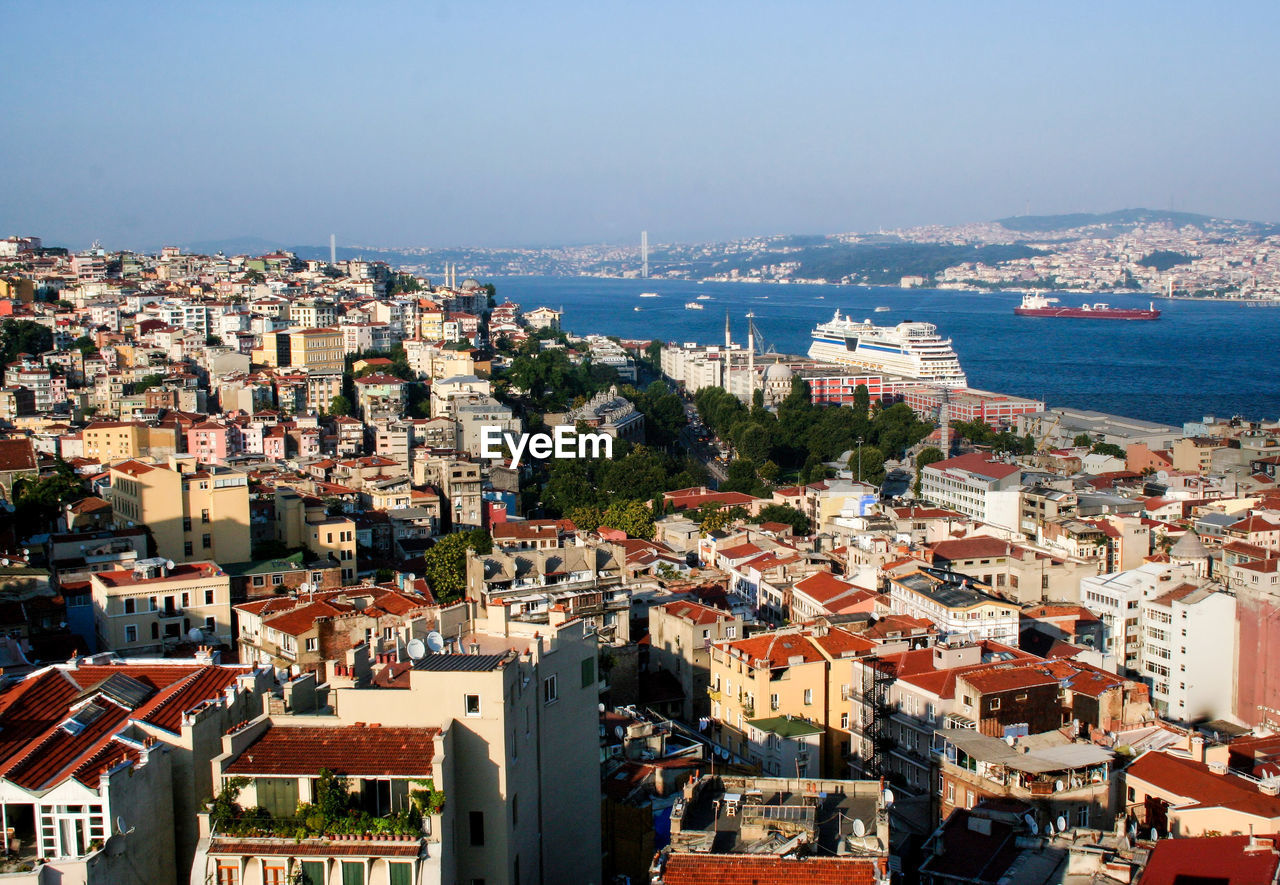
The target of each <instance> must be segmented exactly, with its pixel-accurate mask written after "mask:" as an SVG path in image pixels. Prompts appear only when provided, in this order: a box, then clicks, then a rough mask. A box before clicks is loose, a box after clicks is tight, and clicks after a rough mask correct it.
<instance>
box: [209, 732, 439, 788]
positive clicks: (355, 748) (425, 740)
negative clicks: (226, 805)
mask: <svg viewBox="0 0 1280 885" xmlns="http://www.w3.org/2000/svg"><path fill="white" fill-rule="evenodd" d="M439 733H440V729H438V728H383V727H381V726H333V727H331V726H280V725H275V726H271V727H270V728H268V729H267V730H266V731H264V732H263V733H262V735H261V736H260V737H259V738H258V739H257V740H256V741H254V742H253V743H251V744H250V745H249V746H247V747H245V749H244V751H243V752H242V753H241V754H240V755H239V756H238V757H237V758H236V759H235V760H234V761H233V762H232V763H231V764H230V765H229V766H227V768H226V769H225V771H226V773H227V774H251V775H267V776H294V777H311V776H314V775H316V774H318V773H319V772H320V769H322V768H327V769H329V770H330V771H332V772H334V773H336V774H341V775H345V776H348V777H421V776H424V775H430V774H431V773H432V768H431V762H432V759H433V758H434V755H435V743H434V740H435V736H436V735H437V734H439Z"/></svg>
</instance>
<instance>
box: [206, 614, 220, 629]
mask: <svg viewBox="0 0 1280 885" xmlns="http://www.w3.org/2000/svg"><path fill="white" fill-rule="evenodd" d="M217 627H218V619H217V618H215V617H214V616H213V615H210V616H209V617H207V618H205V619H204V628H205V629H206V630H208V631H209V632H210V633H212V632H213V631H214V630H216V629H217Z"/></svg>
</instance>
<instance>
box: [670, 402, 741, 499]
mask: <svg viewBox="0 0 1280 885" xmlns="http://www.w3.org/2000/svg"><path fill="white" fill-rule="evenodd" d="M684 416H685V418H686V419H688V422H689V423H688V424H686V425H685V427H684V429H683V430H682V431H680V442H681V443H682V444H683V445H684V447H685V450H686V451H687V452H688V453H689V454H690V455H692V456H693V457H694V458H695V459H697V460H698V461H699V462H700V463H701V464H702V465H703V466H704V467H706V468H707V473H709V474H710V475H711V477H710V480H709V482H710V484H711V487H712V488H719V487H720V483H722V482H725V481H727V480H728V479H729V474H728V473H726V472H725V467H724V464H723V463H722V462H721V461H720V460H719V459H718V458H717V456H716V451H715V448H714V445H713V443H711V442H710V441H709V440H710V439H714V437H712V436H711V431H710V430H708V429H706V428H705V427H703V426H702V421H701V420H700V419H699V418H698V410H697V409H696V408H695V407H694V405H693V403H685V406H684ZM702 437H706V438H707V439H703V438H702Z"/></svg>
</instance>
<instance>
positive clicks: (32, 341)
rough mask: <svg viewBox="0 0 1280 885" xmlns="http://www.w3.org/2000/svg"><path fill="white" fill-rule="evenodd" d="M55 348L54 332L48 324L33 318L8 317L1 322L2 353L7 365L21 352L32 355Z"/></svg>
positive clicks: (0, 340)
mask: <svg viewBox="0 0 1280 885" xmlns="http://www.w3.org/2000/svg"><path fill="white" fill-rule="evenodd" d="M52 348H53V332H52V330H50V329H49V328H48V327H47V326H42V325H40V324H39V323H34V322H32V321H31V320H15V319H7V320H5V321H4V323H3V324H0V353H2V354H3V359H4V362H5V364H6V365H8V364H9V363H11V362H13V361H14V360H16V359H17V358H18V354H20V353H29V354H31V355H32V356H36V355H37V354H41V353H44V352H45V351H47V350H51V349H52Z"/></svg>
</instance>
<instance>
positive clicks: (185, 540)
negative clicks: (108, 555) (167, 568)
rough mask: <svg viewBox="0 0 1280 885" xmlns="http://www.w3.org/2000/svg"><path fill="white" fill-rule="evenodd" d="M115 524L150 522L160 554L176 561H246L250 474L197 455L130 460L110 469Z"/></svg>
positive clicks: (157, 550) (147, 524) (248, 548)
mask: <svg viewBox="0 0 1280 885" xmlns="http://www.w3.org/2000/svg"><path fill="white" fill-rule="evenodd" d="M109 500H110V501H111V506H112V509H113V510H114V512H115V518H116V522H117V523H118V524H119V523H122V524H124V525H125V526H135V525H140V526H147V527H148V528H149V529H151V535H152V538H153V539H154V540H155V554H156V556H159V557H162V558H164V559H171V560H173V561H174V562H192V561H196V560H214V561H215V562H245V561H247V560H249V559H250V558H251V557H250V540H249V478H248V477H247V476H245V475H244V474H243V473H239V472H237V471H234V470H228V469H226V468H219V467H201V466H199V465H197V464H196V463H195V461H194V459H193V458H191V457H190V456H186V457H178V456H174V457H170V458H169V462H168V464H167V465H163V466H162V465H159V464H148V463H146V462H144V461H137V460H130V461H124V462H122V463H120V464H116V465H114V466H113V467H112V468H111V491H110V494H109Z"/></svg>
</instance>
